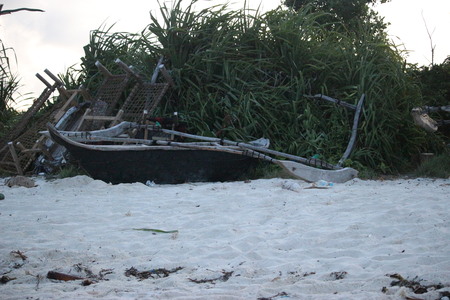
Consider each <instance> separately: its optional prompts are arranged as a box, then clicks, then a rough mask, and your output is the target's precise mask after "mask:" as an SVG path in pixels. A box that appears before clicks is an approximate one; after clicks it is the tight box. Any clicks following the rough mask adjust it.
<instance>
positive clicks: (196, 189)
mask: <svg viewBox="0 0 450 300" xmlns="http://www.w3.org/2000/svg"><path fill="white" fill-rule="evenodd" d="M34 180H35V181H36V184H37V186H36V187H32V188H25V187H11V188H9V187H7V186H5V185H4V179H0V193H3V194H4V195H5V199H4V200H1V201H0V234H1V237H0V277H1V278H2V284H0V298H1V299H41V300H42V299H255V300H256V299H273V300H280V299H433V300H434V299H446V300H448V296H447V295H449V294H450V180H449V179H396V180H385V181H364V180H360V179H354V180H352V181H349V182H347V183H343V184H334V185H333V186H331V187H329V188H324V189H317V188H309V187H311V184H310V183H306V182H303V181H298V180H291V179H259V180H252V181H250V182H242V181H239V182H227V183H195V184H180V185H154V186H146V185H144V184H141V183H135V184H119V185H110V184H107V183H104V182H102V181H97V180H93V179H91V178H89V177H86V176H77V177H73V178H67V179H57V180H45V179H44V178H42V177H37V178H34ZM49 272H59V273H63V274H67V275H73V276H78V277H80V278H82V279H79V280H70V281H61V280H55V279H49V278H47V276H48V274H49ZM401 279H403V280H401ZM396 282H397V283H396ZM392 283H394V285H393V286H391V284H392ZM415 283H416V284H415ZM402 285H403V286H402ZM412 286H415V288H416V291H417V292H419V293H414V291H413V288H411V287H412Z"/></svg>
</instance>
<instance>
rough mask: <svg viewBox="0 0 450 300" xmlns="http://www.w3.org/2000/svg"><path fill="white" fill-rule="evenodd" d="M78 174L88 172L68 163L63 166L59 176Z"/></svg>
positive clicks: (61, 177)
mask: <svg viewBox="0 0 450 300" xmlns="http://www.w3.org/2000/svg"><path fill="white" fill-rule="evenodd" d="M78 175H86V172H85V171H84V170H82V169H80V168H79V167H77V166H75V165H67V166H65V167H63V168H61V171H60V172H59V173H58V178H60V179H63V178H69V177H75V176H78Z"/></svg>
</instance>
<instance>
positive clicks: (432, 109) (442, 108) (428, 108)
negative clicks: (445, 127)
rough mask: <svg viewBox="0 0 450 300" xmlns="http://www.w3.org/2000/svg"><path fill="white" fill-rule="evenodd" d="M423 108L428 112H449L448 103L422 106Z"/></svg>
mask: <svg viewBox="0 0 450 300" xmlns="http://www.w3.org/2000/svg"><path fill="white" fill-rule="evenodd" d="M424 109H425V111H427V112H428V113H431V112H438V111H445V112H450V105H445V106H424Z"/></svg>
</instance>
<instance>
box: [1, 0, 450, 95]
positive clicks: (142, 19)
mask: <svg viewBox="0 0 450 300" xmlns="http://www.w3.org/2000/svg"><path fill="white" fill-rule="evenodd" d="M160 1H164V0H160ZM169 2H170V1H169ZM186 2H188V1H186ZM199 2H200V3H201V4H200V5H205V6H206V5H212V4H218V3H225V2H227V1H224V0H214V1H208V0H200V1H199ZM231 2H233V0H231ZM234 2H238V3H239V4H234V6H233V7H234V8H236V7H242V6H243V2H244V1H234ZM0 3H3V4H4V7H3V9H4V10H5V9H13V8H20V7H30V8H40V9H43V10H45V12H44V13H36V12H18V13H14V14H10V15H3V16H1V17H0V38H1V39H2V41H3V43H4V44H5V46H7V47H11V48H14V50H15V53H16V56H17V61H18V65H17V73H18V75H19V77H20V78H22V80H21V83H22V85H24V86H23V87H22V88H21V92H22V93H28V92H32V93H33V94H34V95H35V96H38V95H39V94H40V92H41V91H42V90H43V88H44V86H43V84H42V83H41V82H40V81H39V80H38V79H37V78H36V77H35V74H36V73H41V74H44V73H43V71H44V69H46V68H47V69H49V70H50V71H52V72H53V73H54V74H58V73H64V72H65V70H66V69H67V68H68V67H70V66H71V65H74V64H78V63H79V61H80V57H82V56H83V46H84V45H86V44H87V43H88V41H89V33H90V31H91V30H94V29H97V28H99V27H100V26H101V25H102V24H106V25H112V24H114V23H115V25H114V27H113V28H114V30H113V31H125V32H132V33H137V32H140V31H141V30H142V29H144V28H145V26H146V25H147V24H148V23H149V22H150V18H149V12H150V11H152V12H153V13H154V14H157V13H158V10H159V5H158V3H157V1H156V0H128V1H118V0H3V1H2V0H0ZM280 3H281V1H280V0H247V4H248V5H249V6H250V7H257V6H258V5H259V4H261V5H262V8H263V10H270V9H274V8H276V7H277V6H278V5H279V4H280ZM377 10H378V11H379V12H380V14H381V15H382V16H384V17H385V20H386V21H387V22H389V23H391V25H390V27H389V34H390V35H391V37H392V39H393V40H394V41H395V43H396V44H399V45H400V44H402V45H403V46H401V49H405V50H409V51H410V52H409V56H408V59H407V60H408V61H409V62H411V63H418V64H419V65H428V64H430V62H431V45H430V39H429V36H428V33H427V30H426V26H425V22H426V25H427V27H428V29H429V32H430V34H432V42H433V44H434V45H435V46H436V50H435V58H434V59H435V63H441V62H442V61H443V60H444V59H445V58H446V57H447V56H448V55H450V38H449V36H450V0H391V2H390V3H387V4H382V5H378V6H377Z"/></svg>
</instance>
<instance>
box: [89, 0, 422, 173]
mask: <svg viewBox="0 0 450 300" xmlns="http://www.w3.org/2000/svg"><path fill="white" fill-rule="evenodd" d="M181 3H182V0H179V1H176V2H175V4H173V6H172V7H168V6H166V4H161V5H160V11H159V15H151V23H150V24H149V25H148V26H147V27H146V28H145V29H144V30H143V31H142V32H141V33H140V34H127V33H110V32H109V30H96V31H93V32H92V34H91V41H90V43H89V44H88V45H87V46H86V47H85V57H84V58H83V63H82V72H81V76H80V78H82V80H84V81H86V80H88V79H89V80H92V78H95V76H97V75H96V71H95V69H94V67H93V63H94V62H95V60H97V59H100V60H101V61H102V63H104V64H108V63H111V64H112V61H113V60H114V59H115V58H117V57H119V58H121V59H122V60H123V61H125V62H126V63H128V64H133V65H134V66H137V67H138V68H139V69H141V71H143V72H144V73H147V74H148V75H151V73H152V72H153V67H154V65H155V63H156V61H157V59H158V57H159V56H161V55H163V56H164V57H165V58H166V66H167V68H168V69H170V70H171V75H172V77H173V78H174V81H175V83H176V86H175V87H174V88H173V89H172V91H171V93H169V94H168V95H167V97H166V99H165V100H166V101H165V102H163V103H162V105H161V106H160V107H159V111H158V113H159V114H170V113H172V112H173V111H178V112H179V113H180V115H181V117H182V118H183V119H184V120H185V121H187V122H188V124H189V126H190V130H191V131H192V132H195V133H198V134H203V135H210V136H219V137H227V138H230V139H236V140H248V139H251V138H257V137H261V136H264V137H267V138H270V139H271V141H272V147H274V148H275V149H277V150H281V151H284V152H289V153H293V154H297V155H301V156H313V155H316V156H320V157H321V158H322V159H326V160H328V161H330V162H337V161H338V160H339V158H340V156H341V154H342V153H343V152H344V150H345V147H346V144H347V142H348V139H349V137H350V129H351V125H352V118H353V113H352V112H350V111H347V110H346V109H344V108H342V107H337V106H336V105H334V104H329V103H324V102H320V101H318V100H311V99H310V98H308V97H305V95H311V94H317V93H323V94H326V95H328V96H332V97H335V98H338V99H340V100H342V101H346V102H349V103H353V104H356V102H357V101H358V99H359V98H360V96H361V95H362V94H363V93H364V94H366V102H365V107H364V111H363V117H362V120H361V123H360V128H359V137H358V143H357V145H356V150H355V151H354V153H353V154H352V156H351V157H350V160H349V161H347V162H346V163H347V164H350V165H353V166H358V167H366V168H370V169H374V170H377V171H382V172H393V171H398V170H402V169H404V168H406V167H408V165H409V164H410V163H411V157H412V156H414V155H415V154H416V153H419V152H420V151H421V150H423V148H424V147H425V145H426V144H427V143H426V134H425V133H423V132H421V131H420V129H417V128H416V127H415V126H414V125H413V122H412V120H411V118H410V116H409V112H410V110H411V108H412V107H413V106H415V105H418V104H420V102H421V95H420V92H419V90H418V88H417V87H416V85H415V84H414V83H413V81H412V80H411V78H410V75H409V68H408V65H406V64H405V61H404V59H403V58H402V56H401V52H399V51H398V50H397V49H396V48H395V45H392V44H391V42H390V41H389V40H388V38H387V36H386V34H385V32H384V26H383V24H382V23H381V21H379V20H377V19H376V18H375V19H374V18H373V15H371V16H370V17H371V19H369V17H368V19H366V20H362V21H361V22H360V24H359V27H358V28H352V30H347V29H346V28H345V26H344V25H343V24H339V23H335V24H329V23H328V24H323V22H319V20H320V18H322V17H323V16H324V14H323V13H318V12H314V13H312V12H311V11H310V10H308V9H307V8H306V9H303V10H300V11H297V12H294V11H291V10H286V9H281V8H279V9H276V10H273V11H270V12H268V13H265V14H260V13H259V12H258V11H248V10H244V9H243V10H229V9H228V8H227V7H226V6H215V7H212V8H209V9H207V10H200V11H197V10H194V9H193V5H194V4H195V1H194V2H191V4H190V5H188V6H187V7H186V8H182V6H181ZM113 68H114V66H112V65H111V69H113Z"/></svg>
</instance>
